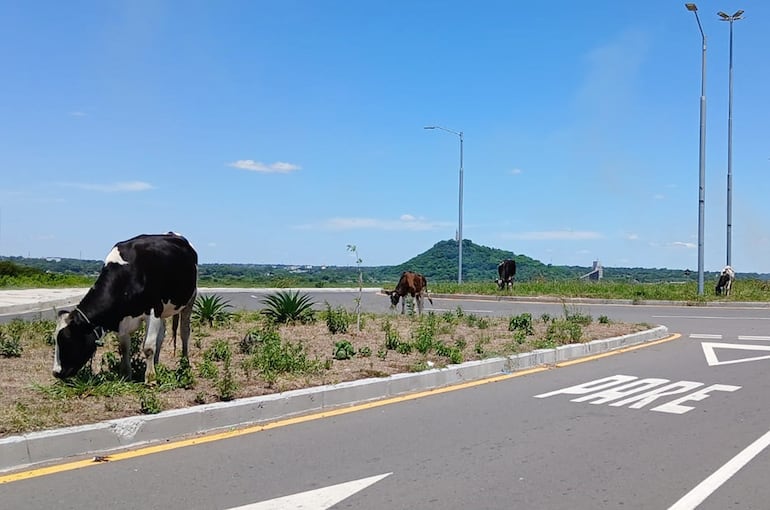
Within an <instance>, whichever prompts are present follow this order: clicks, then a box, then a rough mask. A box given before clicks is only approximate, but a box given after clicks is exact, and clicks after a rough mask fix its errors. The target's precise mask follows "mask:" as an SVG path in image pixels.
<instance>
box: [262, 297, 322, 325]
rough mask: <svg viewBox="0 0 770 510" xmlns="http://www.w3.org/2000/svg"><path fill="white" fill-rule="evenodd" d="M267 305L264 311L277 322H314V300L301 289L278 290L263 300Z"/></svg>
mask: <svg viewBox="0 0 770 510" xmlns="http://www.w3.org/2000/svg"><path fill="white" fill-rule="evenodd" d="M262 304H264V305H265V308H264V310H262V313H263V314H265V315H266V316H267V317H269V318H270V320H272V321H273V322H274V323H276V324H285V323H290V322H302V323H307V322H312V321H313V319H314V317H313V305H314V304H315V303H313V300H312V299H311V298H310V296H308V295H307V294H302V295H300V293H299V291H296V292H294V293H292V292H291V291H284V290H281V291H278V292H276V293H275V294H270V295H269V296H267V297H265V299H263V300H262Z"/></svg>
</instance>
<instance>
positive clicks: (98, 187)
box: [60, 181, 155, 193]
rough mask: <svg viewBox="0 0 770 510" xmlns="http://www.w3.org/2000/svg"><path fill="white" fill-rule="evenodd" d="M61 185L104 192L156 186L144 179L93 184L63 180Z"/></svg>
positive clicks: (137, 189) (143, 189)
mask: <svg viewBox="0 0 770 510" xmlns="http://www.w3.org/2000/svg"><path fill="white" fill-rule="evenodd" d="M60 185H61V186H67V187H69V188H79V189H84V190H88V191H101V192H104V193H115V192H121V191H147V190H151V189H154V188H155V187H154V186H153V185H152V184H150V183H147V182H144V181H127V182H113V183H110V184H92V183H82V182H63V183H60Z"/></svg>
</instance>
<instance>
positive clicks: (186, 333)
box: [174, 294, 195, 358]
mask: <svg viewBox="0 0 770 510" xmlns="http://www.w3.org/2000/svg"><path fill="white" fill-rule="evenodd" d="M194 304H195V295H194V294H193V297H192V299H190V302H189V303H187V305H186V306H185V307H184V308H182V311H181V312H179V336H181V337H182V357H184V358H186V357H187V346H188V344H189V342H190V320H191V318H192V312H193V305H194ZM174 317H175V318H176V315H175V316H174Z"/></svg>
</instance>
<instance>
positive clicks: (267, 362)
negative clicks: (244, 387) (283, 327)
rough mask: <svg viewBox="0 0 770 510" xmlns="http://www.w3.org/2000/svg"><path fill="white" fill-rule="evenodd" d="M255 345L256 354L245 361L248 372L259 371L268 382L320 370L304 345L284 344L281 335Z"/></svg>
mask: <svg viewBox="0 0 770 510" xmlns="http://www.w3.org/2000/svg"><path fill="white" fill-rule="evenodd" d="M262 338H263V340H262V341H261V342H259V343H257V344H255V346H256V348H255V349H254V352H253V353H252V354H251V356H249V357H248V358H246V359H245V360H243V362H242V367H243V369H244V370H245V371H246V372H247V374H248V372H249V371H251V370H257V371H259V372H260V374H261V375H262V377H263V378H264V379H265V380H266V381H268V382H273V381H275V379H276V377H277V376H278V374H282V373H311V372H316V371H318V370H320V366H321V364H320V362H318V360H310V359H308V357H307V353H306V352H305V346H304V345H302V343H292V342H284V341H282V340H281V337H280V335H278V334H277V333H276V334H269V335H265V336H263V337H262Z"/></svg>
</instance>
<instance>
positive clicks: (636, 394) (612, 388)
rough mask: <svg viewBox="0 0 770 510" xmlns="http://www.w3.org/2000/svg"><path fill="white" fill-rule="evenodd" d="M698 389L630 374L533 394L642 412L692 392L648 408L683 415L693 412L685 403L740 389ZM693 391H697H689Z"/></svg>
mask: <svg viewBox="0 0 770 510" xmlns="http://www.w3.org/2000/svg"><path fill="white" fill-rule="evenodd" d="M701 386H704V383H700V382H695V381H677V382H673V383H672V382H671V381H670V380H668V379H658V378H646V379H640V378H638V377H636V376H634V375H613V376H610V377H604V378H602V379H596V380H594V381H589V382H587V383H583V384H578V385H575V386H570V387H568V388H562V389H560V390H556V391H549V392H548V393H541V394H540V395H535V398H546V397H553V396H554V395H582V396H581V397H578V398H573V399H572V400H570V402H588V403H589V404H609V405H610V406H612V407H622V406H628V407H629V408H630V409H642V408H643V407H645V406H649V405H650V404H652V403H653V402H655V401H657V400H659V399H660V398H662V397H668V396H671V395H678V394H681V393H687V392H692V393H688V394H687V395H685V396H683V397H679V398H677V399H675V400H671V401H670V402H666V403H665V404H661V405H657V406H656V407H653V408H651V409H650V411H658V412H661V413H671V414H684V413H686V412H688V411H692V410H693V409H695V408H694V407H692V406H686V405H682V404H684V403H685V402H699V401H701V400H704V399H706V398H708V397H709V396H710V393H712V392H715V391H729V392H732V391H737V390H739V389H741V387H740V386H732V385H729V384H712V385H711V386H706V387H705V388H701ZM696 388H701V389H698V390H697V391H692V390H695V389H696Z"/></svg>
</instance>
